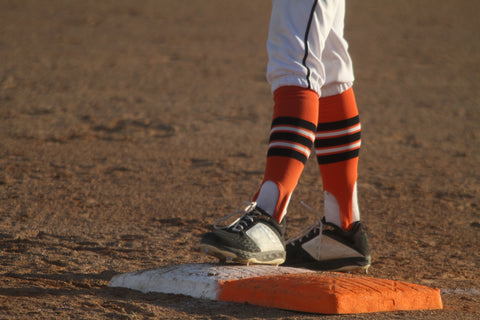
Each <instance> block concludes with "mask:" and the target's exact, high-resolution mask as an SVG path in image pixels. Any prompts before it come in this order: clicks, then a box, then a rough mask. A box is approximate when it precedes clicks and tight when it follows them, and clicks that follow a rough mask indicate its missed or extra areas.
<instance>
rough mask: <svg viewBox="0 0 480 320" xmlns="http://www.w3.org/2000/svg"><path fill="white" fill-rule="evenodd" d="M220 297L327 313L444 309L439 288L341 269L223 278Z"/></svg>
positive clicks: (219, 298)
mask: <svg viewBox="0 0 480 320" xmlns="http://www.w3.org/2000/svg"><path fill="white" fill-rule="evenodd" d="M218 300H221V301H232V302H240V303H244V302H247V303H251V304H254V305H260V306H265V307H274V308H280V309H287V310H295V311H303V312H312V313H325V314H348V313H367V312H379V311H397V310H425V309H442V300H441V297H440V290H439V289H433V288H429V287H425V286H421V285H416V284H411V283H405V282H400V281H392V280H384V279H376V278H371V277H366V276H358V275H349V274H341V273H299V274H286V275H276V276H265V277H256V278H247V279H240V280H229V281H221V282H220V292H219V296H218Z"/></svg>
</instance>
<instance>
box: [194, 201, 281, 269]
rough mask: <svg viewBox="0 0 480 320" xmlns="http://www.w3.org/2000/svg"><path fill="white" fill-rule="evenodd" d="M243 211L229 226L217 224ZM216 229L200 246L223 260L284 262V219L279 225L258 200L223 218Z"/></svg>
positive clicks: (206, 236)
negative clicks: (261, 206)
mask: <svg viewBox="0 0 480 320" xmlns="http://www.w3.org/2000/svg"><path fill="white" fill-rule="evenodd" d="M238 213H243V214H242V216H241V217H240V218H239V219H237V220H236V221H234V222H233V223H232V224H230V225H228V226H226V227H217V224H218V223H219V222H221V221H224V220H226V219H228V218H229V217H231V216H233V215H236V214H238ZM214 227H215V229H216V230H214V231H211V232H208V233H206V234H205V235H204V236H203V238H202V240H201V241H200V248H201V249H202V250H204V251H206V253H207V254H210V255H213V256H215V257H217V258H219V259H220V260H222V261H233V262H239V263H245V264H247V265H248V264H250V263H255V264H272V265H279V264H282V263H283V262H284V261H285V241H284V234H285V222H283V223H281V224H279V223H278V222H277V221H276V220H275V219H274V218H273V217H272V216H270V215H269V214H268V213H267V212H265V211H264V210H263V209H261V208H260V207H257V206H256V203H255V202H252V203H249V204H248V206H247V207H246V208H244V209H243V210H240V211H236V212H235V213H233V214H231V215H229V216H227V217H225V218H222V219H220V220H219V221H217V222H216V223H215V225H214Z"/></svg>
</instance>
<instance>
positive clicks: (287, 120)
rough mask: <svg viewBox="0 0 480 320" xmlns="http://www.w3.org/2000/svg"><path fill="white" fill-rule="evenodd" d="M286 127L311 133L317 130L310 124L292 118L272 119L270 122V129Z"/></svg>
mask: <svg viewBox="0 0 480 320" xmlns="http://www.w3.org/2000/svg"><path fill="white" fill-rule="evenodd" d="M281 125H287V126H293V127H299V128H302V129H306V130H309V131H311V132H313V133H315V131H316V130H317V126H316V125H315V124H314V123H312V122H310V121H306V120H303V119H299V118H294V117H278V118H275V119H273V121H272V128H273V127H276V126H281Z"/></svg>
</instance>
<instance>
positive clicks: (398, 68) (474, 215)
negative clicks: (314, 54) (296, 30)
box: [0, 0, 480, 320]
mask: <svg viewBox="0 0 480 320" xmlns="http://www.w3.org/2000/svg"><path fill="white" fill-rule="evenodd" d="M269 10H270V2H269V1H253V0H250V1H238V0H229V1H220V0H209V1H200V0H198V1H197V0H189V1H159V0H156V1H153V0H146V1H141V2H133V1H127V0H118V1H91V0H85V1H62V0H48V1H47V0H41V1H33V0H28V1H27V0H25V1H14V0H10V1H9V0H1V1H0V274H1V277H0V319H56V318H58V319H149V318H158V319H302V320H303V319H313V318H317V317H319V318H330V317H329V316H319V315H313V314H303V313H296V312H290V311H283V310H277V309H267V308H262V307H256V306H252V305H243V304H235V303H224V302H211V301H205V300H199V299H193V298H189V297H186V296H176V295H166V294H157V293H155V294H153V293H151V294H141V293H139V292H135V291H130V290H127V289H118V288H109V287H108V282H109V280H110V279H111V277H112V276H113V275H115V274H118V273H123V272H129V271H135V270H142V269H147V268H156V267H160V266H167V265H172V264H182V263H193V262H195V263H196V262H215V260H213V259H211V258H206V257H203V256H202V254H201V253H200V252H199V250H198V241H199V238H200V237H201V235H202V234H203V233H204V232H206V231H208V230H209V229H210V226H211V225H212V223H213V222H215V221H216V220H217V219H219V218H221V217H223V216H225V215H226V214H228V213H231V212H233V210H235V209H236V207H237V206H238V205H239V204H240V203H241V202H242V201H244V200H249V199H250V198H251V197H252V196H253V193H254V192H255V191H256V189H257V188H258V184H259V183H260V181H261V179H262V175H263V169H264V165H265V154H266V145H267V139H268V130H269V126H270V117H271V111H272V106H273V102H272V97H271V94H270V89H269V86H268V84H267V82H266V80H265V70H266V63H267V57H266V49H265V41H266V36H267V29H268V20H269ZM478 12H480V2H479V1H469V0H457V1H453V0H447V1H433V0H424V1H413V0H406V1H383V0H364V1H347V17H346V31H345V32H346V38H347V40H348V41H349V43H350V48H351V54H352V57H353V60H354V66H355V73H356V82H355V85H354V89H355V92H356V96H357V102H358V105H359V109H360V116H361V120H362V131H363V132H362V151H361V156H360V169H359V170H360V172H359V182H358V191H359V202H360V209H361V212H362V219H363V220H364V221H365V223H366V225H367V227H368V232H369V235H370V240H371V247H372V251H373V265H372V267H371V269H370V273H369V275H370V276H374V277H379V278H386V279H392V280H402V281H407V282H412V283H417V284H421V285H427V286H431V287H436V288H440V289H442V298H443V302H444V310H441V311H423V312H394V313H379V314H368V315H351V316H336V317H331V318H332V319H441V320H447V319H478V318H479V317H480V303H479V300H480V268H479V265H480V213H479V211H480V197H479V194H480V182H479V181H480V167H479V164H480V146H479V141H480V125H479V123H480V122H479V121H480V95H479V90H480V85H479V83H480V82H479V80H480V68H479V66H480V38H479V33H478V30H480V20H479V19H478ZM321 190H322V185H321V180H320V175H319V170H318V167H317V165H316V163H315V159H314V158H313V157H311V158H310V159H309V161H308V163H307V167H306V169H305V172H304V174H303V176H302V179H301V181H300V183H299V186H298V188H297V190H296V191H295V193H294V195H293V199H292V202H291V206H290V209H289V214H288V217H287V219H288V228H287V233H288V235H293V234H295V233H296V232H297V231H299V230H301V229H302V228H303V227H305V226H306V225H307V224H309V223H311V222H313V221H314V220H315V219H316V217H314V216H313V215H312V214H311V213H310V212H308V211H306V210H304V209H303V207H302V206H301V205H300V204H299V202H300V201H305V202H307V203H308V204H310V205H311V206H314V207H315V208H317V209H318V210H319V211H322V201H323V195H322V192H321Z"/></svg>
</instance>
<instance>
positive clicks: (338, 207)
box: [315, 88, 361, 230]
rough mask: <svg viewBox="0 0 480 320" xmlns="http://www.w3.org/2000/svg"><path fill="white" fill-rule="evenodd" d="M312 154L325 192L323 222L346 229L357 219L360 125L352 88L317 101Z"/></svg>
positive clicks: (358, 216)
mask: <svg viewBox="0 0 480 320" xmlns="http://www.w3.org/2000/svg"><path fill="white" fill-rule="evenodd" d="M319 104H320V111H319V116H318V119H319V120H318V127H317V133H316V135H315V154H316V156H317V161H318V164H319V166H320V172H321V175H322V181H323V188H324V193H325V219H326V220H327V221H328V222H331V223H334V224H336V225H338V226H339V227H341V228H343V229H345V230H349V229H350V228H351V225H352V223H353V222H355V221H358V220H360V212H359V209H358V203H357V188H356V182H357V168H358V155H359V150H360V144H361V139H360V133H361V125H360V119H359V117H358V109H357V105H356V102H355V96H354V93H353V89H352V88H350V89H348V90H347V91H345V92H343V93H341V94H339V95H335V96H330V97H325V98H320V100H319Z"/></svg>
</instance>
